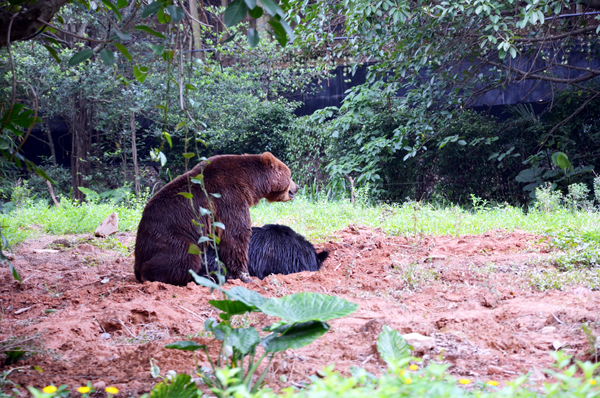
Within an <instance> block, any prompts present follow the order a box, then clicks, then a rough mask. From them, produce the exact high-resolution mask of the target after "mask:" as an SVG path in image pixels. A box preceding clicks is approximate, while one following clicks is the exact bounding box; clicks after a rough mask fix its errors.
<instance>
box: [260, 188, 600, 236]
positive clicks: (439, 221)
mask: <svg viewBox="0 0 600 398" xmlns="http://www.w3.org/2000/svg"><path fill="white" fill-rule="evenodd" d="M250 213H251V216H252V222H253V224H255V225H263V224H270V223H282V224H286V225H289V226H290V227H292V228H293V229H294V230H296V231H297V232H298V233H300V234H303V235H305V236H307V237H308V238H309V239H311V240H317V241H319V240H324V239H326V238H327V237H328V236H330V235H331V234H332V233H333V232H335V231H337V230H340V229H342V228H345V227H347V226H348V225H350V224H357V225H365V226H369V227H373V228H378V227H379V228H382V229H383V230H384V231H385V232H386V233H389V234H390V235H401V236H415V235H452V236H457V235H467V234H469V235H475V234H481V233H484V232H487V231H489V230H492V229H505V230H508V231H513V230H515V229H521V230H524V231H527V232H530V233H534V234H549V233H554V234H557V235H562V234H565V233H568V232H569V231H578V233H579V234H582V235H584V234H586V235H589V236H591V237H598V238H599V239H600V227H599V225H600V213H594V212H584V211H572V210H567V209H559V210H557V211H554V212H542V211H537V210H535V211H531V212H525V211H524V210H522V209H520V208H517V207H513V206H509V205H504V206H495V207H480V208H478V209H477V210H474V211H473V210H466V209H463V208H460V207H458V206H451V207H438V206H434V205H431V204H421V203H419V202H405V203H403V204H393V205H387V204H384V205H377V206H362V205H353V204H351V203H349V202H348V201H335V202H328V201H317V202H311V201H308V200H306V199H304V198H303V197H299V198H297V199H296V200H294V202H292V203H271V204H267V203H265V202H264V201H262V202H261V203H259V204H258V205H257V206H255V207H253V208H252V209H251V210H250Z"/></svg>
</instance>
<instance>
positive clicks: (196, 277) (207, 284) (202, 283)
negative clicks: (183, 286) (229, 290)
mask: <svg viewBox="0 0 600 398" xmlns="http://www.w3.org/2000/svg"><path fill="white" fill-rule="evenodd" d="M190 274H192V278H194V281H195V282H196V283H197V284H199V285H200V286H204V287H210V288H211V289H217V290H220V291H222V292H224V293H225V292H226V290H225V289H223V288H222V287H221V286H219V285H217V284H216V283H214V282H213V281H212V280H210V279H208V278H205V277H203V276H200V275H198V274H197V273H195V272H194V271H192V270H190Z"/></svg>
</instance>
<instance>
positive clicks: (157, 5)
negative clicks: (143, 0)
mask: <svg viewBox="0 0 600 398" xmlns="http://www.w3.org/2000/svg"><path fill="white" fill-rule="evenodd" d="M162 7H163V3H161V2H160V1H155V2H153V3H151V4H149V5H148V6H146V8H144V11H142V18H146V17H149V16H150V15H153V14H156V13H157V12H158V10H160V9H161V8H162Z"/></svg>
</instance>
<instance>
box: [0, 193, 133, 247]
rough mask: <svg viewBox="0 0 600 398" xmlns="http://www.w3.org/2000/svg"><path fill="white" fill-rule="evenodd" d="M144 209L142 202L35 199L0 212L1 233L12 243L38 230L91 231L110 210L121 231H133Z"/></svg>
mask: <svg viewBox="0 0 600 398" xmlns="http://www.w3.org/2000/svg"><path fill="white" fill-rule="evenodd" d="M143 209H144V204H143V203H141V202H129V203H126V204H114V203H82V204H79V203H77V202H71V201H70V200H68V199H62V200H61V205H60V207H55V206H48V205H47V204H46V203H43V202H35V203H32V204H28V205H27V206H24V207H19V208H17V209H15V210H13V211H12V212H11V213H9V214H0V224H1V225H3V226H6V228H4V227H3V230H2V233H3V234H4V235H5V236H6V237H7V238H8V241H9V243H10V244H11V245H14V244H17V243H20V242H22V241H24V240H25V239H27V238H28V237H31V236H35V235H36V234H37V233H39V232H43V233H47V234H51V235H69V234H84V233H92V232H94V231H95V230H96V228H97V227H98V225H100V223H101V222H102V220H104V219H105V218H106V217H108V216H109V215H110V214H111V213H117V214H118V216H119V230H120V231H130V232H135V231H137V227H138V224H139V223H140V219H141V217H142V210H143Z"/></svg>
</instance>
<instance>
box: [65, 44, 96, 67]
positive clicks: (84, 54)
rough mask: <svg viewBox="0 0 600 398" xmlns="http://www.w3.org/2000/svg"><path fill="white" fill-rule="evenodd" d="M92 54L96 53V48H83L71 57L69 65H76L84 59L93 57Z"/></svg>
mask: <svg viewBox="0 0 600 398" xmlns="http://www.w3.org/2000/svg"><path fill="white" fill-rule="evenodd" d="M92 55H94V50H92V49H90V48H88V49H85V50H81V51H79V52H78V53H77V54H75V55H73V56H72V57H71V59H70V60H69V66H74V65H77V64H79V63H81V62H83V61H87V60H88V59H90V58H91V57H92Z"/></svg>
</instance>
